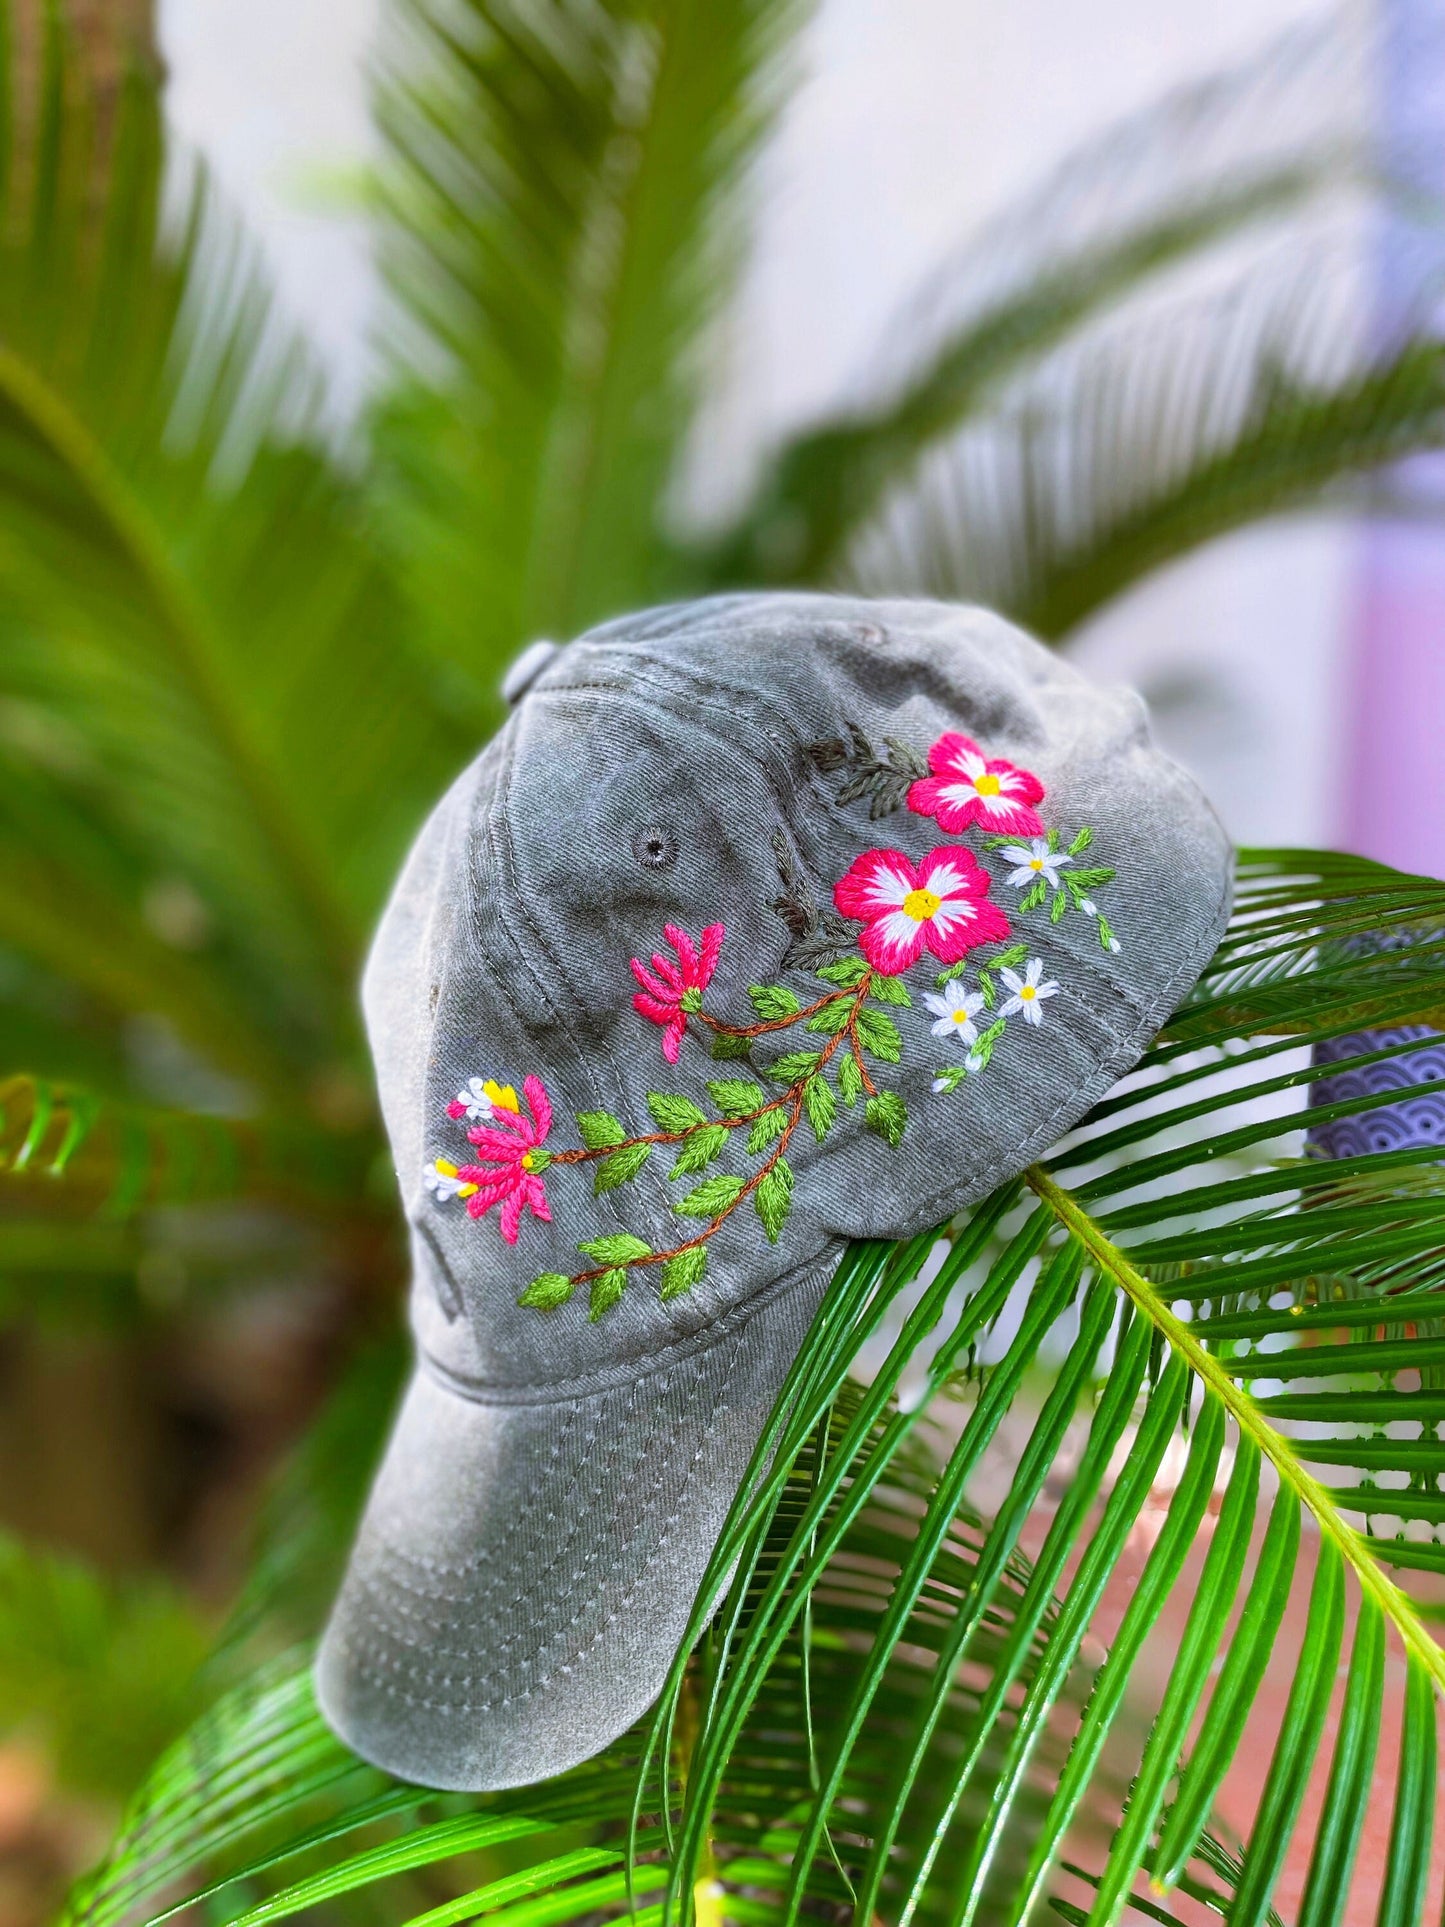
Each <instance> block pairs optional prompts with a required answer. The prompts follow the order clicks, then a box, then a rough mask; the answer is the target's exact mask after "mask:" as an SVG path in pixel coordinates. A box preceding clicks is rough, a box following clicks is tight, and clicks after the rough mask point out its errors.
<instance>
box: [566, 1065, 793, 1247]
mask: <svg viewBox="0 0 1445 1927" xmlns="http://www.w3.org/2000/svg"><path fill="white" fill-rule="evenodd" d="M819 1068H821V1062H820V1066H819ZM807 1081H808V1080H807V1079H806V1078H800V1079H799V1080H798V1082H797V1083H796V1084H793V1085H790V1086H789V1088H788V1090H787V1092H786V1093H785V1094H784V1095H783V1096H782V1097H781V1098H779V1100H778V1104H787V1103H791V1105H792V1113H793V1114H792V1116H791V1117H790V1118H789V1119H788V1122H787V1124H786V1125H785V1126H784V1128H783V1131H782V1135H781V1136H780V1137H779V1139H778V1142H777V1147H776V1149H775V1150H774V1151H773V1154H772V1156H771V1157H770V1158H769V1159H768V1161H767V1162H766V1164H764V1165H762V1166H761V1167H760V1168H759V1169H758V1170H757V1171H755V1172H754V1173H753V1175H752V1176H751V1177H750V1178H749V1179H748V1181H747V1183H746V1184H745V1185H744V1186H743V1188H742V1190H741V1191H739V1192H738V1194H737V1196H736V1197H735V1198H734V1199H733V1201H732V1203H731V1204H726V1205H724V1206H723V1208H722V1210H721V1211H719V1212H718V1214H717V1216H716V1217H715V1218H714V1219H713V1220H712V1221H711V1223H710V1224H707V1225H705V1226H704V1227H703V1229H702V1230H701V1231H699V1232H698V1234H697V1236H696V1237H694V1238H689V1239H688V1240H687V1242H686V1243H685V1244H680V1245H673V1246H672V1248H671V1250H669V1251H650V1252H649V1253H648V1254H647V1256H646V1257H645V1258H633V1259H630V1260H629V1262H628V1265H627V1269H628V1270H629V1271H642V1270H645V1269H646V1267H647V1266H648V1265H665V1264H666V1263H667V1261H668V1260H669V1258H680V1257H681V1256H682V1254H683V1252H684V1251H696V1250H697V1247H698V1246H699V1245H705V1244H706V1243H707V1242H708V1240H709V1239H710V1238H711V1237H712V1236H713V1235H714V1234H715V1233H716V1232H717V1230H718V1228H719V1226H721V1225H723V1224H724V1223H726V1221H727V1220H728V1219H729V1218H730V1217H731V1216H732V1214H733V1213H734V1211H736V1210H737V1208H738V1206H739V1205H740V1204H743V1203H745V1202H746V1200H747V1199H748V1198H750V1197H751V1196H752V1194H753V1193H754V1191H756V1190H757V1188H758V1186H759V1185H760V1184H761V1183H762V1181H763V1179H764V1178H765V1177H766V1176H767V1175H768V1173H769V1172H770V1171H771V1170H773V1169H775V1167H776V1166H777V1165H778V1163H779V1162H780V1161H781V1159H782V1155H783V1153H784V1151H786V1150H787V1148H788V1139H789V1138H790V1137H791V1136H792V1135H793V1133H794V1131H796V1130H797V1128H798V1122H799V1120H800V1118H801V1117H802V1115H803V1085H804V1084H806V1083H807ZM795 1093H796V1095H795ZM778 1104H770V1105H768V1106H767V1108H768V1109H769V1110H776V1109H777V1108H778ZM613 1269H614V1267H613V1266H611V1265H594V1266H593V1268H592V1270H591V1271H579V1272H578V1273H577V1274H576V1275H575V1277H574V1278H573V1279H572V1283H573V1284H574V1285H590V1284H591V1283H592V1280H593V1279H594V1278H600V1277H601V1276H602V1274H603V1273H604V1272H606V1271H611V1270H613Z"/></svg>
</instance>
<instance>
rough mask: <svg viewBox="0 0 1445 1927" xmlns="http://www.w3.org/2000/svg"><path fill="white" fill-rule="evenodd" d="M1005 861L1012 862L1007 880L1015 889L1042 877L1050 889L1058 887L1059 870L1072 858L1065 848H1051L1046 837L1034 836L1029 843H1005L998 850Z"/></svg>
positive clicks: (1035, 881)
mask: <svg viewBox="0 0 1445 1927" xmlns="http://www.w3.org/2000/svg"><path fill="white" fill-rule="evenodd" d="M998 854H999V856H1001V857H1002V858H1003V860H1004V862H1005V863H1012V864H1013V866H1014V867H1013V869H1012V870H1010V871H1009V873H1008V880H1009V882H1010V883H1011V884H1012V885H1013V886H1014V888H1015V889H1016V890H1022V889H1024V888H1025V887H1026V886H1027V885H1029V884H1031V883H1037V882H1038V880H1039V878H1040V877H1042V878H1043V880H1044V882H1045V883H1047V884H1048V886H1049V888H1050V889H1051V890H1057V889H1058V887H1059V871H1060V870H1061V869H1062V868H1063V867H1064V865H1065V864H1066V863H1072V862H1073V860H1074V859H1073V858H1072V857H1071V856H1070V855H1069V853H1068V851H1067V850H1051V849H1050V848H1049V844H1048V838H1047V837H1042V836H1036V837H1034V839H1033V840H1032V842H1030V843H1005V844H1002V845H1000V847H999V850H998Z"/></svg>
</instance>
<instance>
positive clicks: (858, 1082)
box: [838, 1051, 863, 1110]
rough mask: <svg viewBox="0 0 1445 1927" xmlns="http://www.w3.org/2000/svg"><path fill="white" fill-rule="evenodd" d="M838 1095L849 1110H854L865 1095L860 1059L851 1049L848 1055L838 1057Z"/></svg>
mask: <svg viewBox="0 0 1445 1927" xmlns="http://www.w3.org/2000/svg"><path fill="white" fill-rule="evenodd" d="M838 1095H839V1097H841V1098H842V1100H843V1102H844V1103H845V1104H846V1105H847V1106H848V1108H849V1110H852V1108H853V1106H854V1105H855V1104H856V1103H857V1102H858V1099H859V1098H860V1097H861V1096H862V1095H863V1073H862V1071H860V1070H859V1068H858V1061H857V1059H856V1058H855V1057H854V1056H853V1053H852V1052H851V1051H849V1053H848V1055H847V1056H846V1057H840V1058H839V1059H838Z"/></svg>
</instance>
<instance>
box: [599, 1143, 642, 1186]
mask: <svg viewBox="0 0 1445 1927" xmlns="http://www.w3.org/2000/svg"><path fill="white" fill-rule="evenodd" d="M651 1155H652V1146H651V1145H650V1144H628V1145H624V1147H623V1148H622V1149H621V1150H620V1151H614V1152H613V1153H612V1155H611V1157H605V1158H603V1159H602V1161H601V1163H600V1164H598V1165H596V1166H595V1167H594V1170H593V1174H592V1195H593V1197H594V1198H600V1197H601V1196H602V1194H603V1192H604V1191H615V1190H616V1189H617V1187H618V1185H619V1184H630V1183H631V1182H632V1180H633V1178H635V1177H636V1176H637V1174H638V1172H639V1171H640V1170H641V1169H642V1167H643V1165H644V1164H646V1162H647V1160H648V1158H649V1157H651Z"/></svg>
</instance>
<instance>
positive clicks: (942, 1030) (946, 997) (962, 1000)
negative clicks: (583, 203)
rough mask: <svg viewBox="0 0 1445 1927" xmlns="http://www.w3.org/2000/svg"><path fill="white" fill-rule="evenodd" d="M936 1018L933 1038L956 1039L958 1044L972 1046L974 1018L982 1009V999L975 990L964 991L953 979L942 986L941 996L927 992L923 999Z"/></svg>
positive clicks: (975, 1027)
mask: <svg viewBox="0 0 1445 1927" xmlns="http://www.w3.org/2000/svg"><path fill="white" fill-rule="evenodd" d="M923 1001H924V1003H925V1004H927V1006H928V1008H929V1009H930V1010H931V1011H932V1012H933V1014H934V1016H935V1017H936V1018H937V1020H938V1021H937V1022H936V1023H935V1024H934V1026H933V1034H934V1036H935V1037H956V1038H957V1039H958V1041H959V1043H960V1044H972V1043H973V1042H974V1041H975V1040H976V1039H977V1037H978V1027H977V1025H976V1024H975V1023H974V1021H973V1020H974V1018H975V1017H977V1015H978V1013H979V1012H980V1011H981V1010H982V1009H983V1002H984V1000H983V997H982V995H981V994H980V993H979V992H978V991H976V990H965V989H964V987H963V985H962V984H961V983H960V982H959V981H958V979H957V978H956V977H955V978H954V979H952V981H951V982H949V983H946V984H945V985H944V986H943V994H942V996H935V995H934V994H933V992H932V991H929V992H928V993H927V994H926V995H925V996H924V999H923Z"/></svg>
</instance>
